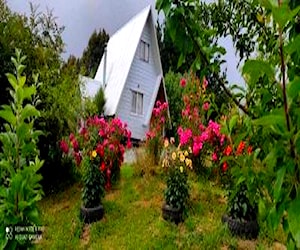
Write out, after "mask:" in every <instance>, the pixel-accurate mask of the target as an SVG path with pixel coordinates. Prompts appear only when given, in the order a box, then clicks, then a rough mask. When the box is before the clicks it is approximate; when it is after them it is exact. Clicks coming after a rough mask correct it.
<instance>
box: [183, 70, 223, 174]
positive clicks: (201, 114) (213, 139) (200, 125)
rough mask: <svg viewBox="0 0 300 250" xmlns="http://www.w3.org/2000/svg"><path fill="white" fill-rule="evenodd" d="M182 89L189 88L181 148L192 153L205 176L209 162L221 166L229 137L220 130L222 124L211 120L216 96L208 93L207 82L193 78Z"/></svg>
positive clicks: (184, 97)
mask: <svg viewBox="0 0 300 250" xmlns="http://www.w3.org/2000/svg"><path fill="white" fill-rule="evenodd" d="M180 86H181V87H183V88H185V94H184V96H183V102H184V108H183V110H182V125H181V126H179V127H178V129H177V133H178V137H179V143H180V145H181V147H183V148H185V149H190V150H191V151H192V153H193V156H192V157H193V162H194V169H195V171H196V172H197V173H202V172H203V170H204V169H203V165H204V164H203V162H205V161H208V160H209V161H211V162H215V163H219V158H220V154H221V152H222V150H223V146H224V141H225V135H223V134H222V133H221V131H220V128H221V126H220V124H218V123H217V122H214V121H213V120H212V119H210V116H211V114H212V112H213V110H214V104H213V99H214V97H213V95H211V94H207V93H206V88H207V86H208V82H207V80H206V79H205V78H204V79H203V81H202V84H201V82H200V81H199V79H197V78H196V77H194V76H192V77H190V78H189V79H188V80H186V79H181V81H180ZM205 156H209V158H204V157H205Z"/></svg>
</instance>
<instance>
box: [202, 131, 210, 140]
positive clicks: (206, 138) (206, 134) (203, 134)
mask: <svg viewBox="0 0 300 250" xmlns="http://www.w3.org/2000/svg"><path fill="white" fill-rule="evenodd" d="M208 138H209V135H208V133H207V131H204V132H203V133H202V134H201V135H200V141H201V142H205V141H207V140H208Z"/></svg>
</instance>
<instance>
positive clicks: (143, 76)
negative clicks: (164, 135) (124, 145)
mask: <svg viewBox="0 0 300 250" xmlns="http://www.w3.org/2000/svg"><path fill="white" fill-rule="evenodd" d="M83 79H84V85H85V90H84V91H83V95H85V96H88V97H94V96H95V95H96V93H97V91H98V89H99V88H100V86H103V87H104V93H105V98H106V104H105V108H104V110H105V111H104V113H105V115H107V116H116V117H119V118H120V119H121V120H122V121H124V122H126V123H127V124H128V127H129V129H130V130H131V132H132V138H133V139H137V140H143V139H145V135H146V132H147V131H148V130H149V124H150V120H151V116H152V110H153V107H154V105H155V102H156V100H160V101H167V95H166V90H165V85H164V80H163V72H162V66H161V61H160V53H159V48H158V41H157V37H156V29H155V23H154V19H153V14H152V10H151V6H148V7H146V8H145V9H143V10H142V11H141V12H140V13H138V14H137V15H136V16H134V17H133V18H132V19H131V20H130V21H129V22H128V23H126V24H125V25H124V26H123V27H122V28H121V29H119V30H118V31H117V32H116V33H115V34H114V35H113V36H112V37H111V38H110V39H109V41H108V44H107V48H106V52H105V53H104V55H103V57H102V59H101V62H100V65H99V67H98V70H97V72H96V75H95V78H94V79H90V80H89V79H88V78H86V77H84V78H83Z"/></svg>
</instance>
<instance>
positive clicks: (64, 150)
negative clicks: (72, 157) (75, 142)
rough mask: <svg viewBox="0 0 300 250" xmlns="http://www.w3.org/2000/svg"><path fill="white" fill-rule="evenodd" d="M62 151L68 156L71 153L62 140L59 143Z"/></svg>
mask: <svg viewBox="0 0 300 250" xmlns="http://www.w3.org/2000/svg"><path fill="white" fill-rule="evenodd" d="M59 146H60V149H61V150H62V151H63V152H64V153H65V154H67V153H68V152H69V145H68V143H67V142H66V141H65V140H61V141H60V143H59Z"/></svg>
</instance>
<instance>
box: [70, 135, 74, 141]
mask: <svg viewBox="0 0 300 250" xmlns="http://www.w3.org/2000/svg"><path fill="white" fill-rule="evenodd" d="M69 139H70V141H73V140H74V139H75V136H74V134H73V133H71V134H70V136H69Z"/></svg>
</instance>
